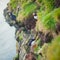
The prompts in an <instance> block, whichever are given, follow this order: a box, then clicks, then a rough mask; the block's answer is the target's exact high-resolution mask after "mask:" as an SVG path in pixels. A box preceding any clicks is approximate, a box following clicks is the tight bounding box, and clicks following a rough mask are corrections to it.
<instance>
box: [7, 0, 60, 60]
mask: <svg viewBox="0 0 60 60" xmlns="http://www.w3.org/2000/svg"><path fill="white" fill-rule="evenodd" d="M8 6H9V7H10V8H9V9H10V10H11V12H12V13H13V14H14V15H15V16H16V21H15V23H14V25H17V26H19V27H18V29H17V31H16V40H17V41H18V44H19V49H18V53H19V54H20V55H19V57H20V59H21V60H24V58H23V57H25V56H26V58H25V60H26V59H27V60H29V57H31V60H33V59H32V58H34V59H35V60H59V59H60V57H59V56H60V50H59V47H60V0H10V2H9V4H8ZM58 35H59V36H58ZM31 52H32V53H31ZM51 54H52V55H51ZM28 55H29V56H28ZM33 55H34V56H33ZM27 56H28V57H27Z"/></svg>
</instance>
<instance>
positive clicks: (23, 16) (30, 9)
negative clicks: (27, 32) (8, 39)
mask: <svg viewBox="0 0 60 60" xmlns="http://www.w3.org/2000/svg"><path fill="white" fill-rule="evenodd" d="M36 8H37V5H36V4H35V3H30V4H28V5H26V6H25V7H24V9H23V10H21V11H20V13H19V14H18V17H19V18H18V20H24V19H26V18H27V17H29V15H30V14H32V12H34V11H35V9H36Z"/></svg>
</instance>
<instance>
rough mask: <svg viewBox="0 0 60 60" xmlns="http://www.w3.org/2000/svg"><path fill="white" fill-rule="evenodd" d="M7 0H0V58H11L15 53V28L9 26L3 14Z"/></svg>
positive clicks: (11, 59) (5, 59)
mask: <svg viewBox="0 0 60 60" xmlns="http://www.w3.org/2000/svg"><path fill="white" fill-rule="evenodd" d="M8 2H9V0H0V60H13V57H14V56H15V55H16V40H15V30H16V29H15V28H14V27H10V26H9V25H8V24H7V23H6V22H5V18H4V16H3V10H4V9H5V8H6V6H7V3H8Z"/></svg>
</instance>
